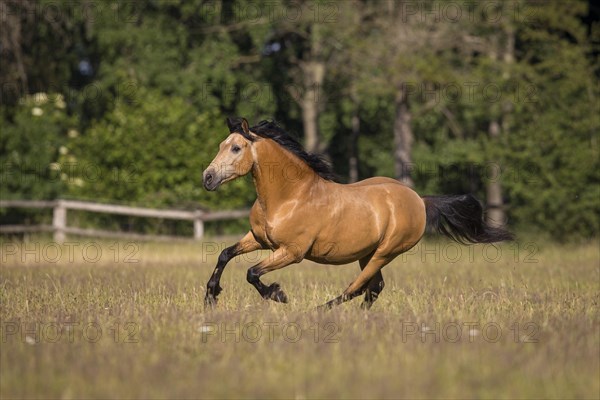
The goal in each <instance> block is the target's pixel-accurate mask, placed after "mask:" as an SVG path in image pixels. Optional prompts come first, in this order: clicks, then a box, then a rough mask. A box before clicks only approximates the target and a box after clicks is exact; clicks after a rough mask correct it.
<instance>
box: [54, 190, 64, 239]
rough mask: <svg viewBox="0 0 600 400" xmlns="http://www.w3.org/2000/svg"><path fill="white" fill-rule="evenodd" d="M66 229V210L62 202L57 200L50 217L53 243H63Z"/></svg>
mask: <svg viewBox="0 0 600 400" xmlns="http://www.w3.org/2000/svg"><path fill="white" fill-rule="evenodd" d="M66 227H67V208H66V207H65V205H64V203H63V202H62V200H57V201H56V204H55V205H54V209H53V215H52V231H53V232H54V241H55V242H56V243H63V242H64V241H65V228H66Z"/></svg>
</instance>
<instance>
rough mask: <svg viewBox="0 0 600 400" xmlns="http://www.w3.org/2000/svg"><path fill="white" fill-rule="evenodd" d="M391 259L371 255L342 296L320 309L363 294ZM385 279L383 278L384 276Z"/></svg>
mask: <svg viewBox="0 0 600 400" xmlns="http://www.w3.org/2000/svg"><path fill="white" fill-rule="evenodd" d="M390 261H391V260H390V259H388V258H385V257H378V256H377V255H376V254H375V255H373V257H371V259H370V260H369V262H367V264H366V265H365V267H364V268H363V269H362V271H360V274H358V277H357V278H356V279H355V280H354V282H352V283H351V284H350V286H348V288H347V289H346V290H344V293H342V295H341V296H338V297H336V298H335V299H333V300H330V301H328V302H327V303H325V304H323V305H322V306H319V307H318V309H330V308H331V307H333V306H336V305H338V304H342V303H344V302H346V301H348V300H351V299H353V298H354V297H356V296H359V295H361V294H363V293H364V292H365V291H366V290H367V287H368V285H369V283H370V281H371V279H373V278H374V277H375V276H376V275H377V274H378V273H379V274H381V268H383V267H384V266H385V265H386V264H387V263H389V262H390ZM382 281H383V278H382Z"/></svg>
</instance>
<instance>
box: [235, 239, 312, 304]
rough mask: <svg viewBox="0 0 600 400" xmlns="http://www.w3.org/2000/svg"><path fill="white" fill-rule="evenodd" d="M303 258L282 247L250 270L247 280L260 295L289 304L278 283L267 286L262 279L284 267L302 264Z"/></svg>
mask: <svg viewBox="0 0 600 400" xmlns="http://www.w3.org/2000/svg"><path fill="white" fill-rule="evenodd" d="M302 258H303V256H302V255H300V254H295V253H293V252H292V251H290V250H289V249H288V248H285V247H280V248H279V249H277V250H275V251H274V252H273V254H272V255H271V256H270V257H269V258H266V259H264V260H262V261H261V262H260V263H258V264H256V265H255V266H253V267H251V268H249V269H248V274H247V275H246V279H247V280H248V282H249V283H251V284H252V286H254V287H255V288H256V290H258V293H260V295H261V296H262V297H263V298H264V299H268V300H274V301H278V302H281V303H287V301H288V299H287V296H286V294H285V292H284V291H283V290H281V287H280V286H279V284H278V283H276V282H274V283H272V284H271V285H269V286H267V285H265V284H264V283H262V282H261V280H260V277H261V276H262V275H264V274H266V273H267V272H271V271H275V270H276V269H280V268H283V267H287V266H288V265H290V264H294V263H297V262H300V261H301V260H302Z"/></svg>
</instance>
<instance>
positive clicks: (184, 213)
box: [0, 200, 250, 243]
mask: <svg viewBox="0 0 600 400" xmlns="http://www.w3.org/2000/svg"><path fill="white" fill-rule="evenodd" d="M0 208H51V209H52V210H53V216H52V225H0V234H1V233H23V232H53V234H54V241H55V242H58V243H62V242H64V241H65V237H66V235H67V234H74V235H81V236H95V237H120V238H135V239H153V240H173V239H176V240H177V239H179V240H181V239H185V238H183V237H180V236H164V235H145V234H139V233H130V232H117V231H106V230H99V229H84V228H78V227H72V226H67V210H83V211H89V212H95V213H104V214H119V215H129V216H134V217H149V218H162V219H176V220H185V221H192V222H193V224H194V237H193V238H194V239H195V240H200V239H202V238H203V237H204V223H205V222H207V221H223V220H232V219H239V218H244V217H247V216H248V215H249V214H250V210H247V209H243V210H229V211H206V210H194V211H188V210H161V209H156V208H143V207H130V206H122V205H116V204H101V203H92V202H87V201H77V200H54V201H40V200H0Z"/></svg>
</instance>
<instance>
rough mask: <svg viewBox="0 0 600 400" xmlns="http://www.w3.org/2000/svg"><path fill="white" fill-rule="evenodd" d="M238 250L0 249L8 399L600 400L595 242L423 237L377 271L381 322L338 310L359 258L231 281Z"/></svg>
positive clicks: (34, 242) (74, 245)
mask: <svg viewBox="0 0 600 400" xmlns="http://www.w3.org/2000/svg"><path fill="white" fill-rule="evenodd" d="M230 243H231V242H221V241H215V242H203V243H192V242H185V243H148V242H126V241H118V242H112V241H100V242H99V241H92V240H87V239H86V240H85V241H83V240H76V239H71V240H69V241H68V242H67V244H65V245H63V246H62V247H58V246H57V245H55V244H53V243H52V242H50V241H46V240H45V239H43V238H35V239H30V241H29V242H27V243H23V242H9V241H3V242H2V243H1V245H2V247H1V250H2V254H1V257H2V268H1V270H0V271H1V272H0V274H1V276H0V304H1V307H0V320H1V337H2V342H1V352H0V367H1V371H2V373H1V374H0V397H1V398H3V399H10V398H91V397H95V398H167V397H169V398H223V397H236V398H260V397H266V396H268V397H275V398H294V399H308V398H332V397H336V398H598V397H600V381H599V376H600V316H599V315H600V314H599V302H600V266H599V260H600V254H599V250H598V246H597V243H592V242H590V243H587V244H579V245H563V244H556V243H551V242H542V243H537V242H527V241H519V242H516V243H512V244H511V243H503V244H501V245H498V246H497V247H493V246H491V245H473V246H468V247H467V246H458V245H456V244H453V243H450V242H447V241H439V242H437V241H431V240H430V241H427V242H421V244H420V245H418V246H417V247H416V248H415V249H413V250H411V251H410V252H409V254H406V255H403V256H400V257H398V258H397V259H396V260H394V261H393V262H392V264H390V265H388V266H386V267H385V268H384V269H383V275H384V278H385V281H386V287H385V289H384V291H383V293H382V295H381V296H380V298H379V299H378V301H377V302H376V303H375V305H374V306H373V308H372V309H371V311H369V312H365V311H363V310H362V309H361V308H360V302H361V299H354V300H353V301H350V302H348V303H346V304H343V305H341V306H340V307H337V308H335V309H333V310H331V311H328V312H322V313H321V312H316V311H314V310H313V309H314V308H315V307H316V306H317V305H319V304H322V303H324V302H325V301H327V300H330V299H332V298H333V297H335V296H337V295H338V294H339V293H340V291H341V290H343V289H344V288H345V287H346V286H347V285H348V284H349V283H350V282H351V281H352V280H353V279H354V278H355V277H356V275H357V273H358V271H359V268H358V265H357V263H355V264H353V265H347V266H322V265H317V264H313V263H311V262H309V261H303V262H302V263H301V264H299V265H293V266H290V267H287V268H285V269H283V270H280V271H276V272H274V273H272V274H269V275H268V276H266V277H265V283H270V282H273V281H277V282H279V283H280V284H281V286H282V288H283V289H284V290H285V291H286V293H287V294H288V297H289V300H290V302H289V303H288V304H279V303H274V302H266V301H264V300H262V299H261V298H260V296H259V295H258V293H257V292H256V290H255V289H254V288H253V287H252V286H251V285H250V284H248V283H247V282H246V269H247V268H248V267H250V266H252V265H253V264H254V263H256V262H257V261H258V260H259V259H260V256H261V255H262V256H266V255H267V254H268V252H262V254H261V252H257V253H251V254H248V255H245V256H241V257H238V258H236V259H234V260H232V261H231V262H230V264H229V265H228V267H227V268H226V270H225V272H224V274H223V279H222V281H221V282H222V286H223V292H222V294H221V296H220V298H219V303H218V305H217V307H216V308H215V309H214V310H212V311H205V309H204V304H203V299H204V295H205V284H206V282H207V280H208V278H209V275H210V274H211V273H212V270H213V268H214V264H215V262H216V259H217V256H218V251H217V248H219V247H224V246H226V245H228V244H230Z"/></svg>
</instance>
